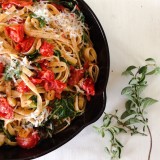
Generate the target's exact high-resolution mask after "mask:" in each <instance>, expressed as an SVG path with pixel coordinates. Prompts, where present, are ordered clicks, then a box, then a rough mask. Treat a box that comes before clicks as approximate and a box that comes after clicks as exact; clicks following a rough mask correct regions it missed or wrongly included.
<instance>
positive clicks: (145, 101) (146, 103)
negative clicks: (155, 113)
mask: <svg viewBox="0 0 160 160" xmlns="http://www.w3.org/2000/svg"><path fill="white" fill-rule="evenodd" d="M156 102H158V101H157V100H156V99H153V98H149V97H146V98H144V99H143V100H142V106H143V108H144V109H145V108H146V107H148V106H150V105H152V104H154V103H156Z"/></svg>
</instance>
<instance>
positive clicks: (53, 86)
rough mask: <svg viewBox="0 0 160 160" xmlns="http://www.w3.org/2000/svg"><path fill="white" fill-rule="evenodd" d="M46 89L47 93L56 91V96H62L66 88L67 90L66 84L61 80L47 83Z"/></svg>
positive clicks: (45, 84)
mask: <svg viewBox="0 0 160 160" xmlns="http://www.w3.org/2000/svg"><path fill="white" fill-rule="evenodd" d="M44 88H45V90H46V91H50V90H54V91H55V92H56V94H61V93H62V92H63V90H64V88H66V84H65V83H63V82H61V81H59V80H54V81H45V82H44Z"/></svg>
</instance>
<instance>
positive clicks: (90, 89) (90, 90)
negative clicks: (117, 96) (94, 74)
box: [80, 78, 95, 96]
mask: <svg viewBox="0 0 160 160" xmlns="http://www.w3.org/2000/svg"><path fill="white" fill-rule="evenodd" d="M80 87H81V88H82V89H83V90H84V91H86V95H88V96H89V95H91V96H94V95H95V88H94V82H93V80H92V79H91V78H86V79H84V81H83V82H82V83H81V84H80Z"/></svg>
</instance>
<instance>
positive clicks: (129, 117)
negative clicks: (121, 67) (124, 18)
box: [95, 58, 160, 160]
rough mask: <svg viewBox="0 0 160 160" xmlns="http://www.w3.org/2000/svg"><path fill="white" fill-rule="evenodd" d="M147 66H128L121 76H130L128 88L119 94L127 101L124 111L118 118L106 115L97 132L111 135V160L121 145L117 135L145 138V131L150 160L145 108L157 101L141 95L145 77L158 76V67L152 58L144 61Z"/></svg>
mask: <svg viewBox="0 0 160 160" xmlns="http://www.w3.org/2000/svg"><path fill="white" fill-rule="evenodd" d="M146 62H147V64H146V65H144V66H141V67H136V66H129V67H128V68H127V69H126V70H125V71H124V72H123V73H122V74H123V75H129V76H131V79H130V81H129V83H128V86H127V87H125V88H124V89H123V90H122V92H121V94H122V95H125V96H126V97H127V98H128V100H127V101H126V104H125V111H124V112H123V113H122V114H121V115H120V116H118V115H117V111H116V113H115V114H106V113H105V116H104V118H103V125H102V126H101V127H100V128H98V127H95V128H96V129H97V131H98V132H99V133H100V134H101V135H102V137H104V136H105V133H106V132H109V133H110V134H111V140H110V144H111V145H110V147H107V148H106V149H107V151H108V153H110V155H111V158H112V159H119V158H120V157H121V151H122V148H123V145H122V144H121V142H119V141H118V140H117V135H118V134H120V133H122V132H125V133H130V134H131V135H134V134H141V135H144V136H146V135H147V134H146V129H147V130H148V133H149V136H150V150H149V154H148V160H150V155H151V150H152V134H151V131H150V128H149V126H148V118H146V108H147V107H149V106H150V105H153V104H154V103H156V102H157V100H155V99H153V98H150V97H142V96H141V93H142V92H143V91H144V89H145V88H146V87H147V80H146V78H147V76H149V75H153V74H158V73H160V71H159V66H157V64H156V61H155V60H154V59H153V58H148V59H146ZM117 128H118V129H117Z"/></svg>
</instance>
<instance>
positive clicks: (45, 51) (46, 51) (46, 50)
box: [40, 41, 54, 57]
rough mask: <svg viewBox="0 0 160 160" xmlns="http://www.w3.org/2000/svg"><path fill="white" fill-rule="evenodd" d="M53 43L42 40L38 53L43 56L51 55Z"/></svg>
mask: <svg viewBox="0 0 160 160" xmlns="http://www.w3.org/2000/svg"><path fill="white" fill-rule="evenodd" d="M53 49H54V47H53V45H52V44H50V43H48V42H46V41H44V42H43V43H42V45H41V48H40V54H41V55H42V56H45V57H50V56H52V55H53Z"/></svg>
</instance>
